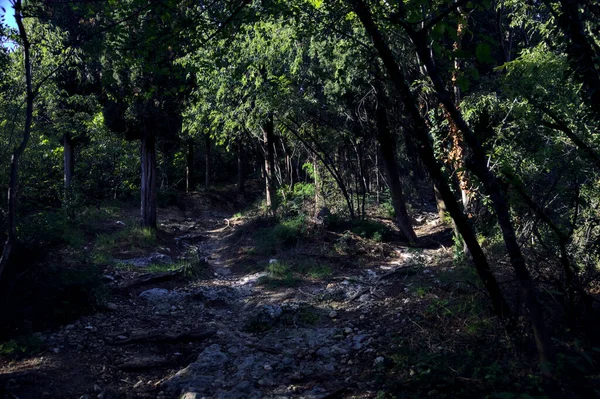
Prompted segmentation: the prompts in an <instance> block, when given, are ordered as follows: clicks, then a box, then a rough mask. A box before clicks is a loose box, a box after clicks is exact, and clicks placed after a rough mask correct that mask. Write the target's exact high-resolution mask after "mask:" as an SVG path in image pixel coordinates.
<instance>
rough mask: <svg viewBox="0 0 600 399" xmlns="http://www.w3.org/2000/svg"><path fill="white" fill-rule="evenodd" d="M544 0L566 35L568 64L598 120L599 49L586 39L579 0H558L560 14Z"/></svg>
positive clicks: (599, 90)
mask: <svg viewBox="0 0 600 399" xmlns="http://www.w3.org/2000/svg"><path fill="white" fill-rule="evenodd" d="M544 3H545V4H546V6H547V7H548V10H549V11H550V12H552V13H553V15H554V17H555V20H556V22H557V23H558V26H559V27H560V29H561V30H562V31H563V33H564V35H565V36H566V38H567V41H566V44H567V54H568V56H569V64H570V65H571V68H572V69H573V71H574V72H575V77H576V78H577V79H578V80H579V82H580V83H582V85H583V91H584V95H585V96H586V97H587V100H588V105H589V106H590V107H591V108H592V111H593V112H594V116H595V118H596V120H600V89H599V88H600V73H599V72H598V69H597V67H596V65H597V62H598V61H597V60H598V54H597V51H598V50H599V49H598V46H597V45H596V44H595V43H594V40H593V39H592V38H588V37H587V35H586V33H585V26H584V21H582V19H581V15H582V14H581V13H580V11H579V6H580V3H581V1H579V0H560V1H559V3H560V13H556V11H555V9H554V2H552V1H550V0H544ZM583 15H585V14H583Z"/></svg>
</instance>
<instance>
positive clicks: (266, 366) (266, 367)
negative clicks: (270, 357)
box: [263, 364, 273, 371]
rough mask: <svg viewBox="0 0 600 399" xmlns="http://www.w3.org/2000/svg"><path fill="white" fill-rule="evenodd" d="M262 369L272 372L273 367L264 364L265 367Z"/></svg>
mask: <svg viewBox="0 0 600 399" xmlns="http://www.w3.org/2000/svg"><path fill="white" fill-rule="evenodd" d="M263 369H265V371H272V370H273V367H271V365H270V364H265V365H264V366H263Z"/></svg>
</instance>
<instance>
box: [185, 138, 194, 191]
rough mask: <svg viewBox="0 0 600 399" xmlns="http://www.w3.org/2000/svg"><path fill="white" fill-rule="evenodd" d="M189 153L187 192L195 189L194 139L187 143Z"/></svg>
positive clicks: (186, 178)
mask: <svg viewBox="0 0 600 399" xmlns="http://www.w3.org/2000/svg"><path fill="white" fill-rule="evenodd" d="M187 147H188V150H187V155H186V166H185V192H186V193H190V192H191V191H194V141H193V140H189V141H188V143H187Z"/></svg>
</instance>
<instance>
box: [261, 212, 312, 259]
mask: <svg viewBox="0 0 600 399" xmlns="http://www.w3.org/2000/svg"><path fill="white" fill-rule="evenodd" d="M307 228H308V221H307V218H306V215H304V214H299V215H297V216H295V217H293V218H289V219H285V220H283V221H281V222H279V223H278V224H276V225H275V226H272V227H267V228H263V229H261V230H259V231H258V232H257V233H256V238H255V239H256V250H257V252H258V253H260V254H265V255H274V254H275V253H277V251H278V250H279V249H281V248H282V247H289V246H292V245H294V244H296V243H297V242H298V241H299V240H300V238H301V237H302V236H303V235H304V234H305V233H306V230H307Z"/></svg>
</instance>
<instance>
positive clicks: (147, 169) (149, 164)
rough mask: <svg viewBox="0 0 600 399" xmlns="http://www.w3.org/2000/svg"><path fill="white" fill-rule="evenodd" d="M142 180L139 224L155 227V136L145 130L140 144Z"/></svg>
mask: <svg viewBox="0 0 600 399" xmlns="http://www.w3.org/2000/svg"><path fill="white" fill-rule="evenodd" d="M141 160H142V182H141V195H142V203H141V210H140V216H141V225H142V227H148V228H152V229H155V228H156V137H155V136H154V133H153V132H147V133H146V134H145V135H144V137H143V138H142V145H141Z"/></svg>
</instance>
